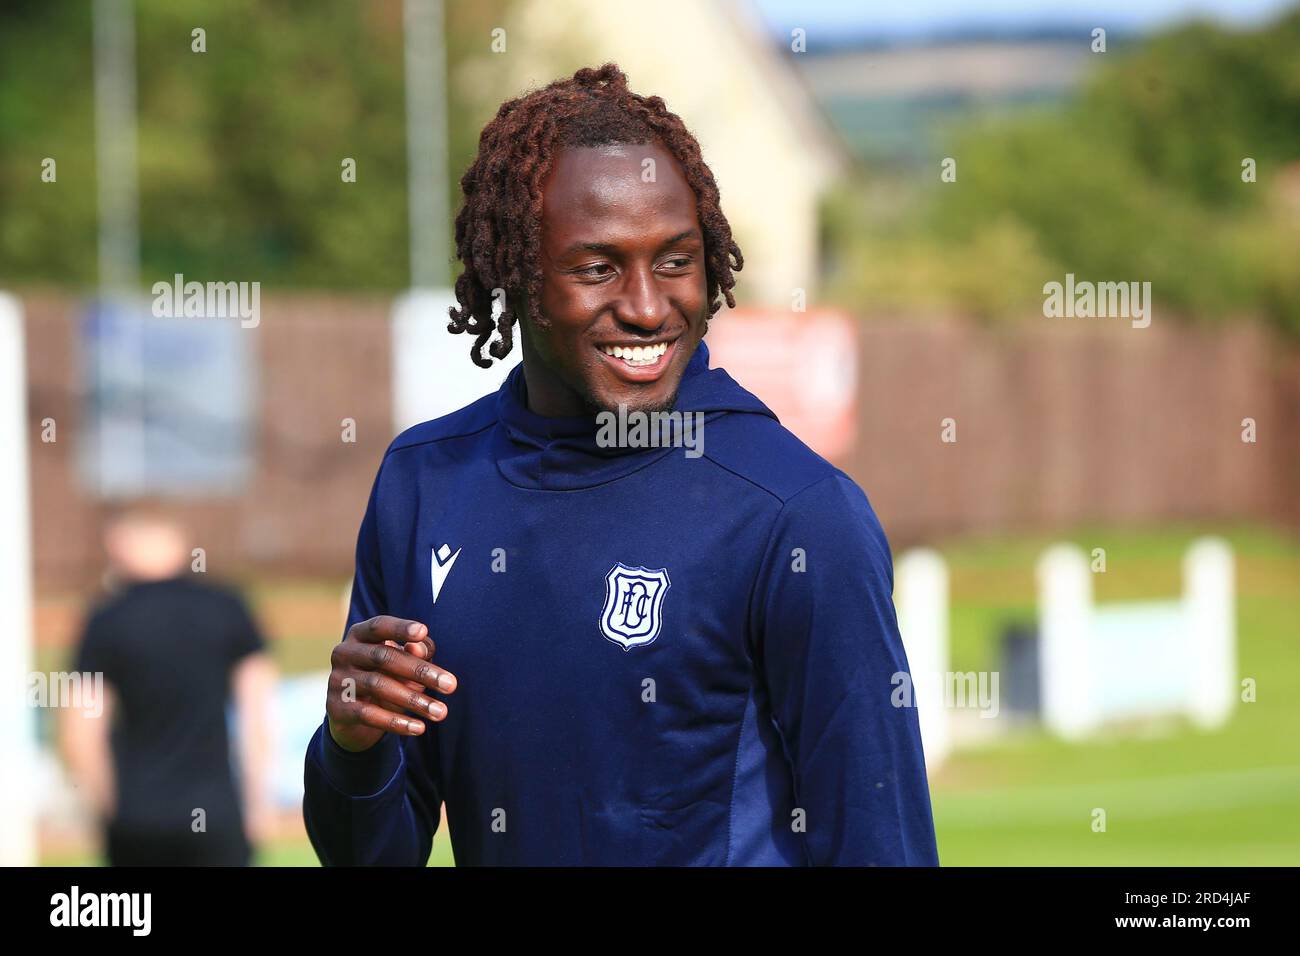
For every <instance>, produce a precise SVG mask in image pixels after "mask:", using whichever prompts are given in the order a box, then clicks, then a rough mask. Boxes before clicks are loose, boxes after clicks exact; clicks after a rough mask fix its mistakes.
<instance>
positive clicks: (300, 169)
mask: <svg viewBox="0 0 1300 956" xmlns="http://www.w3.org/2000/svg"><path fill="white" fill-rule="evenodd" d="M506 2H507V0H486V2H482V3H476V4H474V5H472V9H470V5H462V4H448V5H447V7H448V17H447V32H448V42H447V46H448V73H449V76H451V77H454V76H455V74H456V70H457V69H458V67H459V66H460V63H461V60H462V58H463V57H464V56H469V55H473V54H477V53H482V52H485V51H486V49H487V43H488V31H489V29H490V26H491V24H492V23H493V22H494V21H496V20H498V19H499V18H500V16H501V10H502V8H503V6H504V5H505V3H506ZM135 6H136V16H135V26H136V62H137V76H138V87H137V88H138V93H137V98H138V107H139V119H138V123H139V135H138V153H139V183H140V189H139V194H140V231H141V259H142V261H141V266H142V270H141V271H142V282H143V283H144V285H145V286H146V287H147V286H148V285H149V284H151V282H152V281H153V280H154V279H156V278H160V277H161V278H166V277H169V276H171V275H172V274H173V273H175V272H183V273H185V274H186V275H187V276H192V277H193V278H195V279H199V280H206V279H208V278H226V279H228V278H230V277H248V278H249V279H250V280H251V279H256V280H259V281H261V282H263V283H264V284H266V285H271V286H275V285H280V286H308V287H324V288H329V287H335V288H337V287H347V288H371V289H385V290H392V289H399V288H402V287H404V286H405V285H406V284H407V281H408V272H409V257H408V247H407V195H406V139H405V101H404V68H403V39H402V4H401V2H400V0H375V2H367V3H354V2H351V0H327V2H312V3H308V2H290V0H274V2H254V0H229V2H226V3H222V4H212V3H204V2H200V0H138V2H137V3H136V5H135ZM200 27H201V28H202V29H203V30H205V31H206V52H195V51H194V50H192V48H191V45H192V38H191V31H193V30H194V29H195V28H200ZM92 39H93V38H92V24H91V5H90V4H83V3H56V4H44V3H36V2H20V3H16V4H6V5H5V7H3V8H2V9H0V283H5V284H13V283H22V284H28V285H30V284H33V283H35V282H51V283H61V284H72V285H79V286H87V285H91V284H93V283H94V282H95V280H96V274H97V268H96V229H97V212H96V192H95V165H94V150H95V128H94V112H93V101H94V84H93V73H92V69H93V42H92ZM472 92H473V91H465V90H461V89H458V88H457V85H456V84H455V83H454V81H452V82H449V93H450V96H451V102H450V104H449V121H450V131H449V133H450V150H449V151H450V154H451V164H450V169H451V170H452V176H451V182H449V183H448V193H449V198H450V201H451V205H450V208H451V209H452V210H453V212H454V210H455V208H456V206H455V203H456V201H457V199H458V196H459V190H458V188H457V186H458V184H457V182H456V180H457V171H458V170H459V169H461V168H463V167H464V165H465V164H466V163H467V162H468V159H469V157H470V156H471V155H472V154H473V150H474V148H475V146H476V144H477V138H478V130H479V127H480V126H481V125H482V122H483V119H484V118H485V117H484V116H483V111H484V109H485V107H484V106H483V105H482V104H479V103H477V102H475V101H474V100H473V97H472V96H471V95H470V93H472ZM46 156H49V157H53V158H55V159H56V160H57V162H58V182H57V183H42V182H41V180H40V169H41V160H42V158H43V157H46ZM345 158H351V159H353V160H355V162H356V182H354V183H345V182H344V181H343V178H342V175H341V173H342V165H341V164H342V162H343V160H344V159H345ZM446 228H447V231H448V235H449V236H450V231H451V223H450V222H448V223H447V226H446Z"/></svg>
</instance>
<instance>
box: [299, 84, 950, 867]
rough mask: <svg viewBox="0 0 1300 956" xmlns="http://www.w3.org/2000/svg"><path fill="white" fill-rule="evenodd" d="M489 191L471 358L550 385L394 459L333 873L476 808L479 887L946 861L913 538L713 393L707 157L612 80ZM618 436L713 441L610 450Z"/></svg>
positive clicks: (348, 740)
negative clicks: (935, 815)
mask: <svg viewBox="0 0 1300 956" xmlns="http://www.w3.org/2000/svg"><path fill="white" fill-rule="evenodd" d="M774 185H775V184H774ZM462 186H463V188H464V193H465V205H464V208H463V210H462V212H461V213H460V215H459V217H458V219H457V221H456V240H457V247H458V253H459V257H460V259H461V261H462V262H463V263H464V266H465V268H464V272H463V273H462V275H461V276H460V277H459V279H458V280H457V283H456V296H457V300H458V302H459V304H460V308H459V309H453V310H452V321H451V326H450V328H451V331H452V332H458V333H467V334H469V335H471V336H473V339H474V343H473V346H472V348H471V357H472V359H473V360H474V361H475V362H476V363H477V364H479V365H484V366H486V365H490V364H491V362H492V359H493V358H497V359H499V358H504V357H505V356H506V355H508V354H509V352H510V350H511V348H512V347H513V343H514V332H515V329H516V327H517V328H518V329H519V330H520V332H521V335H522V348H523V362H522V364H521V365H520V366H518V367H517V368H515V369H514V370H513V371H512V372H511V373H510V375H509V377H508V378H507V379H506V381H505V383H504V384H503V385H502V386H501V388H500V390H499V391H498V392H497V393H495V394H493V395H489V396H486V397H484V398H483V399H480V400H479V401H477V402H475V403H473V404H472V405H469V406H467V407H466V408H464V409H461V410H460V411H458V412H455V413H454V414H451V415H448V416H446V417H444V418H440V419H437V420H435V421H431V422H426V423H425V424H423V425H419V426H417V427H415V428H412V429H410V430H408V431H407V432H405V433H403V434H402V435H400V436H399V437H398V438H397V439H396V440H395V441H394V442H393V444H392V445H391V446H390V447H389V450H388V452H387V453H386V455H385V456H384V460H383V462H382V464H381V466H380V469H379V474H378V477H377V478H376V480H375V485H374V489H373V491H372V492H371V497H370V502H369V506H368V508H367V510H366V514H365V518H364V519H363V521H362V524H361V531H360V534H359V538H358V544H357V565H356V577H355V579H354V582H353V589H352V606H351V613H350V616H349V620H348V625H349V627H348V631H347V634H346V636H345V638H344V640H343V642H342V643H340V644H339V645H337V646H336V647H335V648H334V652H333V655H332V660H331V665H332V667H331V673H330V680H329V690H328V694H327V699H326V713H327V718H326V720H325V722H324V723H323V724H322V726H321V728H320V729H319V730H318V731H317V733H316V736H315V737H314V738H313V739H312V741H311V744H310V746H309V748H308V752H307V762H306V797H305V799H304V804H303V809H304V816H305V819H306V823H307V829H308V832H309V833H310V835H311V839H312V843H313V845H314V846H315V847H316V851H317V853H318V855H319V856H320V858H321V860H322V861H323V862H324V863H326V864H412V865H418V864H422V863H424V862H425V861H426V860H427V859H428V856H429V851H430V846H431V841H432V837H433V834H434V832H435V830H436V829H437V826H438V824H439V820H440V808H441V806H442V804H443V803H445V804H446V807H447V817H448V821H449V825H450V830H451V841H452V846H453V849H454V851H455V856H456V860H457V862H458V863H460V864H462V865H465V864H533V865H548V864H559V865H565V864H568V865H574V864H577V865H582V864H598V865H624V864H662V865H683V864H693V865H777V866H803V865H809V864H814V865H815V864H848V865H855V864H856V865H933V864H935V863H937V862H938V860H937V853H936V849H935V840H934V827H933V823H932V819H931V812H930V798H929V791H928V787H927V783H926V775H925V764H924V758H923V755H922V750H921V739H920V733H919V730H918V724H917V716H916V711H915V710H914V709H912V708H909V707H896V706H894V705H893V697H892V691H893V690H894V689H895V687H896V686H897V685H898V681H899V679H900V675H902V674H904V673H905V672H906V671H907V661H906V658H905V655H904V652H903V646H902V642H901V641H900V639H899V634H898V627H897V624H896V621H895V616H894V608H893V604H892V600H891V593H892V587H893V567H892V563H891V557H890V552H889V547H888V544H887V543H886V540H885V536H884V533H883V532H882V531H881V528H880V525H879V523H878V522H877V520H876V518H875V515H874V514H873V513H872V510H871V507H870V505H869V504H868V502H867V499H866V497H865V495H864V494H863V493H862V491H861V490H860V489H859V488H858V487H857V485H855V484H854V483H853V481H852V480H851V479H849V478H848V477H847V476H846V475H845V474H844V473H843V472H841V471H839V470H838V469H836V468H835V467H834V466H832V465H830V464H828V463H827V462H826V461H825V460H823V459H822V458H820V457H818V456H817V455H816V454H815V453H814V452H812V451H811V450H810V449H808V448H807V447H806V446H805V445H803V444H802V443H801V442H799V440H798V439H796V438H795V437H794V436H793V435H791V434H790V433H789V432H788V431H786V430H785V429H784V428H783V427H782V426H781V424H780V423H779V422H778V421H777V419H776V417H775V416H774V415H773V414H772V413H771V412H770V411H769V410H768V409H767V408H766V407H765V406H764V405H763V403H762V402H760V401H759V400H758V399H757V398H755V397H754V396H753V395H751V394H750V393H749V392H747V391H745V390H744V389H743V388H741V387H740V386H739V385H738V384H736V382H735V381H733V380H732V379H731V377H730V376H728V375H727V373H726V372H725V371H723V370H721V369H710V368H709V363H708V349H707V347H706V346H705V344H704V342H703V338H704V335H705V332H706V331H707V328H708V321H709V317H710V316H711V315H712V314H714V313H715V312H716V311H717V310H718V309H719V308H721V305H722V301H723V299H725V300H726V302H727V304H728V305H734V301H733V299H732V295H731V289H732V286H733V285H734V279H733V276H732V270H733V269H736V270H738V269H739V268H740V266H741V262H742V260H741V256H740V250H739V249H738V248H737V246H736V244H735V243H734V242H733V241H732V238H731V230H730V227H729V225H728V224H727V220H726V218H725V217H724V216H723V214H722V211H721V208H720V205H719V196H718V188H717V185H716V184H715V182H714V179H713V176H712V174H711V173H710V172H709V169H708V167H707V166H706V165H705V164H704V162H703V160H702V158H701V156H700V150H699V146H698V144H697V143H696V141H695V139H694V138H693V137H692V136H691V135H690V133H689V132H688V131H687V130H686V129H685V127H684V126H683V125H682V123H681V121H680V120H679V119H678V117H677V116H675V115H674V114H672V113H670V112H668V110H667V109H666V108H665V106H664V104H663V101H662V100H660V99H659V98H658V97H648V98H646V97H641V96H638V95H636V94H634V93H632V92H630V91H629V90H628V88H627V81H626V78H625V77H624V76H623V74H622V73H621V72H620V71H619V70H618V69H617V67H615V66H613V65H612V64H610V65H606V66H604V67H602V68H601V69H599V70H581V71H579V72H578V73H577V74H575V75H574V77H573V78H572V79H567V80H563V81H559V82H556V83H553V84H551V85H550V86H548V87H546V88H545V89H543V90H540V91H537V92H534V93H530V94H529V95H527V96H524V97H522V98H520V99H516V100H512V101H510V102H507V103H505V104H504V105H502V107H501V109H500V110H499V112H498V113H497V116H496V118H495V119H493V120H492V121H491V122H490V123H489V124H488V125H487V127H486V128H485V129H484V130H483V135H482V138H481V140H480V144H479V154H478V157H477V158H476V160H475V161H474V163H473V165H472V166H471V167H470V169H469V171H468V172H467V173H466V174H465V176H464V178H463V179H462ZM494 306H497V307H496V308H494ZM485 348H486V352H487V354H486V355H485V354H484V350H485ZM616 410H617V411H620V412H621V413H622V414H624V415H628V414H630V413H632V412H640V413H647V414H650V413H665V412H667V413H676V412H680V413H683V414H686V415H691V416H698V420H699V421H700V422H702V423H703V425H702V428H703V430H704V432H705V433H707V436H708V441H707V444H704V445H702V446H701V448H702V450H703V451H702V454H694V455H688V454H684V453H683V450H682V449H680V448H672V447H662V446H647V445H646V444H645V443H642V442H633V441H622V442H616V443H613V444H612V445H611V443H610V442H609V441H608V440H601V438H600V436H601V434H602V433H601V430H600V429H599V427H598V424H597V420H598V418H599V417H600V416H601V415H602V413H609V412H613V411H616Z"/></svg>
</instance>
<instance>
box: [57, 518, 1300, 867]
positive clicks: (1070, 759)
mask: <svg viewBox="0 0 1300 956" xmlns="http://www.w3.org/2000/svg"><path fill="white" fill-rule="evenodd" d="M1205 533H1215V534H1219V535H1222V536H1223V537H1225V538H1226V539H1227V540H1228V541H1229V542H1230V543H1231V544H1232V546H1233V549H1234V551H1235V553H1236V558H1237V630H1238V676H1239V678H1245V677H1253V678H1254V679H1255V681H1256V684H1257V692H1258V696H1257V700H1256V702H1254V703H1240V704H1238V705H1237V709H1236V711H1235V713H1234V714H1233V717H1232V719H1231V721H1230V722H1229V723H1228V725H1227V726H1226V727H1225V728H1224V729H1223V730H1221V731H1218V732H1214V733H1205V732H1201V731H1198V730H1196V729H1195V728H1192V727H1191V726H1190V725H1188V724H1186V723H1185V722H1183V721H1176V722H1173V723H1171V724H1163V725H1161V724H1148V725H1145V726H1139V727H1127V728H1120V729H1116V730H1113V731H1110V732H1108V733H1106V734H1104V735H1102V736H1100V737H1099V738H1098V739H1096V740H1094V741H1091V742H1089V743H1086V744H1080V745H1072V744H1065V743H1062V742H1059V741H1056V740H1054V739H1052V738H1050V737H1049V736H1047V735H1045V734H1044V733H1042V732H1041V731H1039V730H1034V729H1028V728H1027V729H1025V730H1023V731H1020V732H1018V733H1016V734H1014V735H1013V736H1010V737H1007V738H1004V739H1003V740H1000V741H999V742H997V743H996V744H990V745H987V746H982V747H980V748H979V749H966V750H958V751H957V752H956V753H955V754H954V755H953V756H952V758H951V759H950V760H949V761H948V763H947V764H946V765H945V766H944V767H943V769H942V770H941V771H940V772H939V773H937V774H936V775H934V777H933V779H932V780H931V789H932V792H933V798H934V811H935V823H936V828H937V831H938V838H939V854H940V861H941V863H943V864H944V865H956V866H963V865H1021V864H1035V865H1051V866H1059V865H1089V866H1091V865H1120V866H1129V865H1173V866H1188V865H1287V864H1290V865H1294V864H1296V863H1297V862H1300V627H1298V622H1300V543H1297V542H1295V541H1294V540H1291V539H1289V538H1287V537H1285V536H1282V535H1278V534H1274V533H1272V532H1269V531H1264V530H1259V529H1252V528H1212V527H1204V526H1202V527H1170V528H1166V529H1164V530H1161V531H1120V530H1116V529H1079V530H1078V531H1077V532H1075V533H1074V534H1073V535H1070V536H1069V540H1072V541H1074V542H1076V543H1078V544H1079V545H1080V546H1083V547H1085V548H1089V549H1090V548H1092V547H1105V548H1106V552H1107V571H1106V573H1105V574H1098V575H1096V576H1095V577H1094V583H1095V595H1096V599H1097V601H1098V602H1099V603H1101V602H1106V601H1118V600H1139V599H1152V598H1160V597H1173V596H1175V595H1176V594H1178V592H1179V588H1180V587H1181V580H1180V574H1181V561H1182V555H1183V552H1184V550H1185V549H1186V547H1187V545H1188V543H1189V542H1191V541H1192V540H1193V539H1194V538H1196V537H1197V536H1199V535H1201V534H1205ZM1056 540H1061V539H1060V538H1047V537H1035V538H1029V537H1018V538H998V539H987V540H965V541H959V542H952V543H950V544H949V545H947V546H943V547H941V548H940V550H941V551H942V552H943V554H944V557H945V558H946V559H947V561H948V565H949V569H950V573H951V597H952V618H951V633H952V662H951V663H952V669H953V670H954V671H967V670H995V669H997V668H998V667H999V663H998V662H999V655H998V647H997V641H998V635H999V634H1000V633H1001V632H1002V629H1003V626H1004V625H1005V624H1007V623H1009V622H1014V621H1026V622H1028V621H1032V620H1033V617H1034V577H1033V574H1034V562H1035V561H1036V559H1037V557H1038V555H1039V554H1040V553H1041V551H1042V549H1043V548H1044V547H1046V546H1047V545H1048V544H1050V543H1052V542H1053V541H1056ZM286 587H288V586H286ZM293 587H294V588H303V587H308V588H309V587H311V586H310V585H303V584H300V585H294V586H293ZM330 587H331V588H332V587H333V585H332V584H331V585H330ZM252 593H253V596H254V598H255V599H260V601H263V602H264V601H266V600H267V598H268V597H270V596H271V595H270V594H268V592H266V591H262V592H259V591H258V590H256V589H254V590H253V592H252ZM336 640H337V635H334V634H330V633H316V634H295V635H292V636H287V637H282V638H280V639H278V640H277V641H276V644H275V647H276V655H277V657H278V658H279V661H280V664H281V667H282V668H283V669H284V670H285V672H286V673H295V672H301V671H305V670H314V669H319V668H320V667H321V666H322V662H323V661H325V660H326V659H327V657H328V653H329V648H330V646H332V644H333V643H334V642H335V641H336ZM1004 694H1005V688H1004ZM1005 713H1006V711H1005V701H1004V708H1003V716H1000V717H999V718H996V719H998V720H1001V719H1005ZM1098 807H1100V808H1103V809H1104V810H1105V811H1106V817H1107V821H1106V823H1107V829H1106V832H1104V833H1094V832H1093V830H1092V812H1093V809H1094V808H1098ZM44 862H45V863H47V864H88V863H94V862H95V861H94V856H93V853H90V852H72V853H69V852H68V851H66V850H65V851H64V852H62V853H59V854H57V855H51V856H47V857H46V858H45V860H44ZM259 862H260V863H261V864H263V865H268V866H302V865H315V864H316V859H315V855H314V854H313V852H312V850H311V846H310V845H309V844H308V842H307V840H306V837H305V835H297V836H290V837H286V838H285V839H283V840H281V841H279V842H277V843H275V844H273V845H271V846H268V847H265V848H264V849H263V851H262V853H261V854H260V856H259ZM430 862H431V864H433V865H451V863H452V854H451V845H450V842H449V840H448V838H447V834H446V832H445V831H441V832H440V833H439V835H438V837H437V839H436V840H435V843H434V849H433V854H432V858H431V860H430Z"/></svg>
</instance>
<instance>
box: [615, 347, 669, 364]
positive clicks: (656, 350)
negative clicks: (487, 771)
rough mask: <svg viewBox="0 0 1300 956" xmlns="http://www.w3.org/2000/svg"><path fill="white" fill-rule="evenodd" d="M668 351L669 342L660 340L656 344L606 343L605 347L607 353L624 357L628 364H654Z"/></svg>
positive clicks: (616, 356)
mask: <svg viewBox="0 0 1300 956" xmlns="http://www.w3.org/2000/svg"><path fill="white" fill-rule="evenodd" d="M667 351H668V343H667V342H659V343H658V344H656V345H637V346H632V347H624V346H622V345H606V346H605V348H604V352H605V354H606V355H609V356H612V357H613V358H617V359H622V360H623V361H624V362H626V363H627V364H628V365H653V364H655V362H657V361H659V357H660V356H661V355H663V354H664V353H665V352H667Z"/></svg>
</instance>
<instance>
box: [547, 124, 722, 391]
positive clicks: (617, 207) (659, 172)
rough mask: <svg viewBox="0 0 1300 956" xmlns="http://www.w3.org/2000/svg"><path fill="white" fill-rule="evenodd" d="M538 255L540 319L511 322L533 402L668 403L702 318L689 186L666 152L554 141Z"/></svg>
mask: <svg viewBox="0 0 1300 956" xmlns="http://www.w3.org/2000/svg"><path fill="white" fill-rule="evenodd" d="M646 160H653V165H651V164H650V163H647V162H646ZM651 170H652V171H653V175H651V173H650V171H651ZM647 180H649V181H647ZM541 260H542V263H541V264H542V293H541V301H540V307H541V312H542V315H543V317H544V318H545V319H547V320H548V321H549V325H548V326H547V327H533V326H532V325H531V323H530V322H528V320H527V319H526V318H525V319H524V321H523V323H522V327H523V337H524V374H525V381H526V383H527V386H528V398H529V405H530V406H532V408H533V410H534V411H535V412H537V413H539V414H542V415H575V414H581V413H583V412H588V411H590V410H591V408H592V407H595V408H597V409H603V410H611V411H612V410H614V409H616V408H617V407H618V406H619V405H620V404H625V405H627V406H628V408H629V409H639V410H642V411H651V410H655V409H667V408H670V407H671V406H672V403H673V400H674V398H675V397H676V394H677V387H678V385H679V384H680V382H681V378H682V373H683V371H684V370H685V368H686V363H687V362H688V361H690V358H691V355H692V354H694V352H695V348H696V346H697V345H698V344H699V341H700V339H701V337H702V336H703V334H704V329H705V325H706V319H707V317H708V301H707V298H706V294H705V287H706V272H705V263H704V236H703V234H702V232H701V230H700V223H699V218H698V216H697V214H696V209H695V194H694V192H692V191H691V187H690V186H689V185H688V184H687V182H686V179H685V178H684V176H683V175H682V171H681V168H680V167H679V165H678V163H677V161H676V160H675V159H674V158H673V156H672V154H671V153H669V152H667V151H666V150H665V149H663V148H662V147H661V146H658V145H651V144H643V145H620V146H602V147H594V148H593V147H583V148H569V149H562V150H560V151H559V153H558V154H557V155H556V157H555V162H554V164H553V166H552V168H551V171H550V173H549V175H548V176H547V178H546V180H545V181H544V182H543V184H542V224H541ZM634 349H639V350H640V351H639V352H634V351H632V350H634ZM614 351H617V352H618V354H611V352H614Z"/></svg>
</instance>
